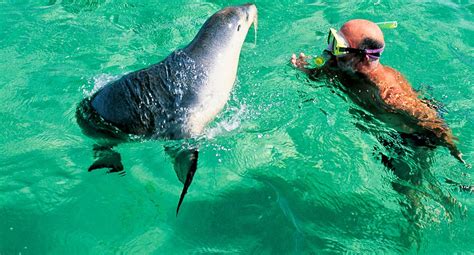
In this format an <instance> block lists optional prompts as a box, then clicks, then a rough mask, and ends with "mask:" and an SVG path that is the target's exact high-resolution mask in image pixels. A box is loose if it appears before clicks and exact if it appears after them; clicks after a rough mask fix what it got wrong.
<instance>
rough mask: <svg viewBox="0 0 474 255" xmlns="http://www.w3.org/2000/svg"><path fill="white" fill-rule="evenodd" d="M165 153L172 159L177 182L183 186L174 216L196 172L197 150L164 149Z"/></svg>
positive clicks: (182, 148)
mask: <svg viewBox="0 0 474 255" xmlns="http://www.w3.org/2000/svg"><path fill="white" fill-rule="evenodd" d="M165 151H166V152H167V153H168V155H170V156H171V158H173V160H174V162H173V167H174V171H175V172H176V175H177V176H178V179H179V181H181V183H183V184H184V187H183V190H182V191H181V196H180V198H179V202H178V207H177V208H176V216H177V215H178V212H179V208H180V207H181V204H182V203H183V199H184V196H185V195H186V193H187V192H188V188H189V186H190V185H191V182H192V181H193V177H194V173H196V170H197V161H198V150H197V148H184V147H181V148H177V147H166V148H165Z"/></svg>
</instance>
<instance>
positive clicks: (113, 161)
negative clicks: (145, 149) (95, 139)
mask: <svg viewBox="0 0 474 255" xmlns="http://www.w3.org/2000/svg"><path fill="white" fill-rule="evenodd" d="M94 159H95V161H94V163H92V165H91V166H90V167H89V169H88V171H89V172H91V171H94V170H97V169H101V168H108V169H109V170H108V171H107V173H115V172H122V171H123V165H122V157H121V156H120V153H118V152H116V151H114V150H112V147H109V146H94Z"/></svg>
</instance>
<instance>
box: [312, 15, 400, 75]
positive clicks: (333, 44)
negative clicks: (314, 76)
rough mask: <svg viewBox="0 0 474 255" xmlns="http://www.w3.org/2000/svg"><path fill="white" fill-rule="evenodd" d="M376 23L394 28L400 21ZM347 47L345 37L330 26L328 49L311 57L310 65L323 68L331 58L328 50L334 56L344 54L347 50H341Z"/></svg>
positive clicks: (384, 27)
mask: <svg viewBox="0 0 474 255" xmlns="http://www.w3.org/2000/svg"><path fill="white" fill-rule="evenodd" d="M375 24H377V25H378V26H379V27H380V28H381V29H394V28H396V27H398V22H396V21H385V22H377V23H375ZM346 47H348V45H347V42H346V40H345V39H344V37H342V36H341V35H340V34H339V33H338V32H337V30H336V29H334V28H330V29H329V36H328V49H327V50H324V52H323V54H322V55H319V56H315V57H314V58H313V59H311V60H310V65H314V66H315V67H316V68H321V67H322V66H324V64H326V61H327V60H328V59H329V58H331V55H330V54H329V53H328V51H330V52H331V53H332V55H334V56H339V55H344V54H345V52H343V51H341V49H344V48H346Z"/></svg>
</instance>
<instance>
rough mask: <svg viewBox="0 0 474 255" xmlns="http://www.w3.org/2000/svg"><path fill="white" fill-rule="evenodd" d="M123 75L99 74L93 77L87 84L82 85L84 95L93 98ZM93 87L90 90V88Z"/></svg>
mask: <svg viewBox="0 0 474 255" xmlns="http://www.w3.org/2000/svg"><path fill="white" fill-rule="evenodd" d="M122 76H123V75H111V74H99V75H96V76H94V77H92V80H90V79H89V81H88V82H87V84H84V85H82V87H81V88H82V93H83V94H84V96H86V97H90V96H92V95H93V94H94V93H95V92H97V91H98V90H99V89H101V88H102V87H104V86H105V85H107V84H109V83H110V82H112V81H115V80H117V79H118V78H120V77H122ZM91 85H92V86H93V87H92V89H90V86H91Z"/></svg>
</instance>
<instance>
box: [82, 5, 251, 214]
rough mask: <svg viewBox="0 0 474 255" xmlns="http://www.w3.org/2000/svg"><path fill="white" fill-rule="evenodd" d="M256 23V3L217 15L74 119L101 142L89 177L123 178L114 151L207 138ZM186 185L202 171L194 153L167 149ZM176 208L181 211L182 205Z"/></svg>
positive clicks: (102, 94)
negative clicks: (128, 145) (142, 143)
mask: <svg viewBox="0 0 474 255" xmlns="http://www.w3.org/2000/svg"><path fill="white" fill-rule="evenodd" d="M256 20H257V8H256V7H255V5H253V4H246V5H241V6H235V7H228V8H224V9H222V10H220V11H218V12H217V13H215V14H214V15H212V16H211V17H210V18H209V19H208V20H207V21H206V22H205V23H204V25H203V26H202V28H201V29H200V31H199V33H198V34H197V35H196V37H195V38H194V39H193V41H192V42H191V43H190V44H189V45H188V46H186V47H185V48H183V49H179V50H176V51H174V52H173V53H171V54H170V55H169V56H168V57H167V58H166V59H164V60H163V61H161V62H160V63H158V64H155V65H152V66H150V67H148V68H145V69H142V70H139V71H135V72H132V73H129V74H127V75H124V76H123V77H121V78H120V79H118V80H116V81H114V82H111V83H109V84H107V85H105V86H104V87H103V88H101V89H100V90H99V91H97V92H96V93H95V94H94V95H92V96H91V97H90V98H86V99H84V100H83V101H82V102H81V103H80V104H79V107H78V108H77V111H76V117H77V121H78V123H79V125H80V126H81V127H82V129H83V131H84V133H85V134H87V135H89V136H91V137H94V138H96V139H97V142H98V145H97V146H96V147H95V148H94V151H95V157H96V158H97V160H96V161H95V162H94V164H93V165H92V166H91V167H90V168H89V171H91V170H94V169H98V168H109V169H110V171H112V172H117V171H122V170H123V166H122V164H121V162H120V155H119V154H118V153H116V152H113V151H112V150H111V148H112V147H113V146H114V145H117V144H118V143H121V142H124V141H129V140H134V139H187V138H194V137H196V136H198V135H200V134H202V132H203V130H204V128H205V127H206V125H207V124H208V123H209V122H210V121H212V120H213V119H214V118H215V117H216V115H217V114H218V113H219V112H220V111H221V110H222V109H223V107H224V106H225V104H226V102H227V100H228V99H229V96H230V93H231V91H232V88H233V86H234V82H235V78H236V74H237V67H238V63H239V57H240V51H241V48H242V45H243V43H244V40H245V37H246V35H247V32H248V30H249V28H250V26H251V25H252V23H256ZM166 151H167V152H168V154H170V155H171V156H172V158H173V159H174V167H175V171H176V173H177V175H178V178H179V179H180V181H181V182H183V183H184V184H185V187H184V189H183V193H182V194H181V199H180V202H179V204H181V201H182V199H183V197H184V195H185V193H186V190H187V188H188V187H189V185H190V184H191V181H192V178H193V175H194V172H195V171H196V168H197V159H198V150H197V148H196V147H191V148H190V147H183V148H180V149H176V148H167V150H166ZM178 209H179V205H178Z"/></svg>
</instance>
